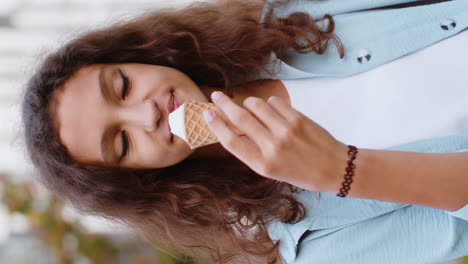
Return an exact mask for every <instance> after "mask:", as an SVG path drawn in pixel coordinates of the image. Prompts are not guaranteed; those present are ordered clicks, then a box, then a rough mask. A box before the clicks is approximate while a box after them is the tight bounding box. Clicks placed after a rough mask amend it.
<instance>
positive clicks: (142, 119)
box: [51, 63, 208, 169]
mask: <svg viewBox="0 0 468 264" xmlns="http://www.w3.org/2000/svg"><path fill="white" fill-rule="evenodd" d="M173 98H176V100H177V102H178V103H179V104H182V103H183V102H184V101H188V100H197V101H202V102H208V99H207V97H206V95H205V94H204V93H203V92H202V90H201V89H200V88H199V87H198V86H197V85H196V84H195V83H194V82H193V81H192V80H191V79H190V78H189V77H188V76H186V75H185V74H184V73H182V72H180V71H178V70H176V69H173V68H170V67H164V66H155V65H146V64H134V63H130V64H95V65H90V66H86V67H83V68H81V69H79V70H78V71H77V72H76V73H75V74H74V75H73V76H72V78H70V79H69V80H68V81H67V82H66V83H65V85H64V87H63V89H61V90H60V91H58V92H57V94H56V95H55V97H54V99H53V100H55V102H53V104H52V105H54V106H53V108H52V110H51V111H52V115H53V116H54V118H55V120H56V126H57V129H58V134H59V138H60V141H61V143H62V144H63V145H64V146H65V147H66V148H67V150H68V152H69V154H70V155H71V156H72V158H73V159H74V160H76V161H77V162H80V163H84V164H93V165H100V166H107V167H125V168H137V169H138V168H162V167H167V166H170V165H173V164H176V163H178V162H180V161H182V160H184V159H185V158H187V157H188V156H190V155H191V154H192V153H193V151H194V150H191V149H190V147H189V146H188V145H187V144H186V143H185V142H184V141H183V140H182V139H181V138H179V137H177V136H172V134H171V132H170V129H169V122H168V114H169V111H170V109H171V108H173V100H172V99H173Z"/></svg>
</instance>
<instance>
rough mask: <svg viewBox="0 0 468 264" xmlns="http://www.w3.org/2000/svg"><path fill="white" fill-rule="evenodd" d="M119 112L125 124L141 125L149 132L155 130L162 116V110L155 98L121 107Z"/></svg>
mask: <svg viewBox="0 0 468 264" xmlns="http://www.w3.org/2000/svg"><path fill="white" fill-rule="evenodd" d="M119 112H120V113H119V115H120V119H121V120H122V121H123V123H124V124H126V125H130V126H138V127H141V128H143V129H144V130H145V131H147V132H154V131H155V130H156V128H157V124H158V121H159V119H160V118H161V111H160V110H159V109H158V107H157V105H156V103H155V102H154V101H153V100H145V101H143V102H139V103H135V104H132V105H127V106H124V107H121V108H120V109H119Z"/></svg>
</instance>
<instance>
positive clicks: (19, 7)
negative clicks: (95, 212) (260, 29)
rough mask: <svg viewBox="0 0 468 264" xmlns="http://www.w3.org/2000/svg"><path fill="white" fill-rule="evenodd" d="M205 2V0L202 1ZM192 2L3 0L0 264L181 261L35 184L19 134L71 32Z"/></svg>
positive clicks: (0, 35)
mask: <svg viewBox="0 0 468 264" xmlns="http://www.w3.org/2000/svg"><path fill="white" fill-rule="evenodd" d="M202 1H208V0H202ZM191 2H193V1H192V0H173V1H167V0H132V1H127V0H98V1H91V0H2V1H1V4H0V157H1V159H0V263H2V264H23V263H24V264H31V263H34V264H53V263H57V264H72V263H73V264H94V263H96V264H97V263H99V264H111V263H112V264H115V263H126V264H127V263H135V264H147V263H176V262H174V261H173V260H172V259H171V258H169V257H168V256H165V255H164V254H162V253H158V252H155V251H154V250H153V249H151V248H150V247H148V246H146V245H145V244H144V243H142V242H140V241H139V240H138V239H137V238H135V237H134V236H132V234H131V233H130V232H129V231H128V230H126V229H125V228H124V227H123V226H120V225H118V224H116V223H114V222H111V221H106V220H104V219H100V218H96V217H91V216H84V215H81V214H80V213H78V212H76V211H75V210H74V209H73V208H72V207H71V206H69V205H67V204H66V203H64V202H63V201H61V200H60V199H57V198H56V197H55V196H53V195H51V194H50V193H48V192H47V191H46V190H45V189H44V188H42V187H41V186H40V185H38V184H36V183H35V181H34V180H33V169H32V167H31V165H30V164H29V163H28V162H27V159H26V157H25V153H24V147H23V142H22V139H21V136H20V132H21V131H20V113H19V106H20V95H21V92H22V86H23V85H24V83H25V82H26V80H27V78H28V77H29V76H30V75H31V73H32V70H33V67H34V66H35V65H36V64H37V62H38V59H39V58H40V57H41V56H42V55H44V54H47V52H48V51H50V50H53V49H54V48H56V47H57V46H59V45H60V44H61V43H64V42H65V41H67V39H69V38H71V37H72V36H73V35H74V34H76V33H79V32H81V31H83V30H86V29H88V28H92V27H95V26H104V25H108V24H110V23H112V22H114V21H117V20H119V19H120V18H128V17H132V16H135V15H138V14H139V13H142V12H144V11H147V10H148V9H151V8H160V7H184V6H185V5H187V4H189V3H191Z"/></svg>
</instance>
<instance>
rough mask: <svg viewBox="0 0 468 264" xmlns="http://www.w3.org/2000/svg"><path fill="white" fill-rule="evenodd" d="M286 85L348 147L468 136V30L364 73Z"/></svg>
mask: <svg viewBox="0 0 468 264" xmlns="http://www.w3.org/2000/svg"><path fill="white" fill-rule="evenodd" d="M281 81H282V82H283V84H284V85H285V87H286V89H287V91H288V93H289V96H290V99H291V103H292V106H293V107H294V108H295V109H297V110H299V111H300V112H301V113H303V114H304V115H306V116H307V117H309V118H310V119H312V120H313V121H315V122H316V123H318V124H319V125H320V126H322V127H323V128H325V129H326V130H327V131H329V132H330V133H331V134H332V135H333V136H334V137H335V138H336V139H337V140H339V141H341V142H343V143H345V144H352V145H355V146H356V147H360V148H386V147H391V146H394V145H399V144H403V143H408V142H411V141H415V140H420V139H426V138H433V137H438V136H448V135H453V134H462V133H468V30H465V31H462V32H460V33H459V34H457V35H454V36H452V37H450V38H448V39H444V40H442V41H440V42H438V43H435V44H434V45H431V46H429V47H426V48H424V49H421V50H418V51H417V52H413V53H411V54H408V55H406V56H404V57H401V58H399V59H397V60H394V61H391V62H389V63H386V64H384V65H382V66H380V67H377V68H375V69H372V70H369V71H367V72H364V73H360V74H356V75H352V76H347V77H340V78H336V77H320V78H306V79H296V80H281Z"/></svg>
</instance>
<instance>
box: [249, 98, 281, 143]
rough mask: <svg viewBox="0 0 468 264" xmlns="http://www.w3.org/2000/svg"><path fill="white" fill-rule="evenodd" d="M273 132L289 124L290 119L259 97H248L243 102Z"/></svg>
mask: <svg viewBox="0 0 468 264" xmlns="http://www.w3.org/2000/svg"><path fill="white" fill-rule="evenodd" d="M243 104H244V106H245V107H246V108H247V109H249V110H250V112H252V113H253V114H254V115H255V116H256V117H257V118H258V119H259V120H260V121H261V122H262V123H263V124H264V125H265V127H266V128H268V129H269V130H270V132H271V133H272V134H274V131H278V130H281V129H283V128H285V127H287V125H288V121H287V120H286V119H285V118H284V117H283V116H282V115H281V114H280V113H278V110H276V109H275V108H274V107H273V106H272V105H270V104H268V103H267V102H265V100H263V99H261V98H258V97H247V99H245V100H244V102H243Z"/></svg>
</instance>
